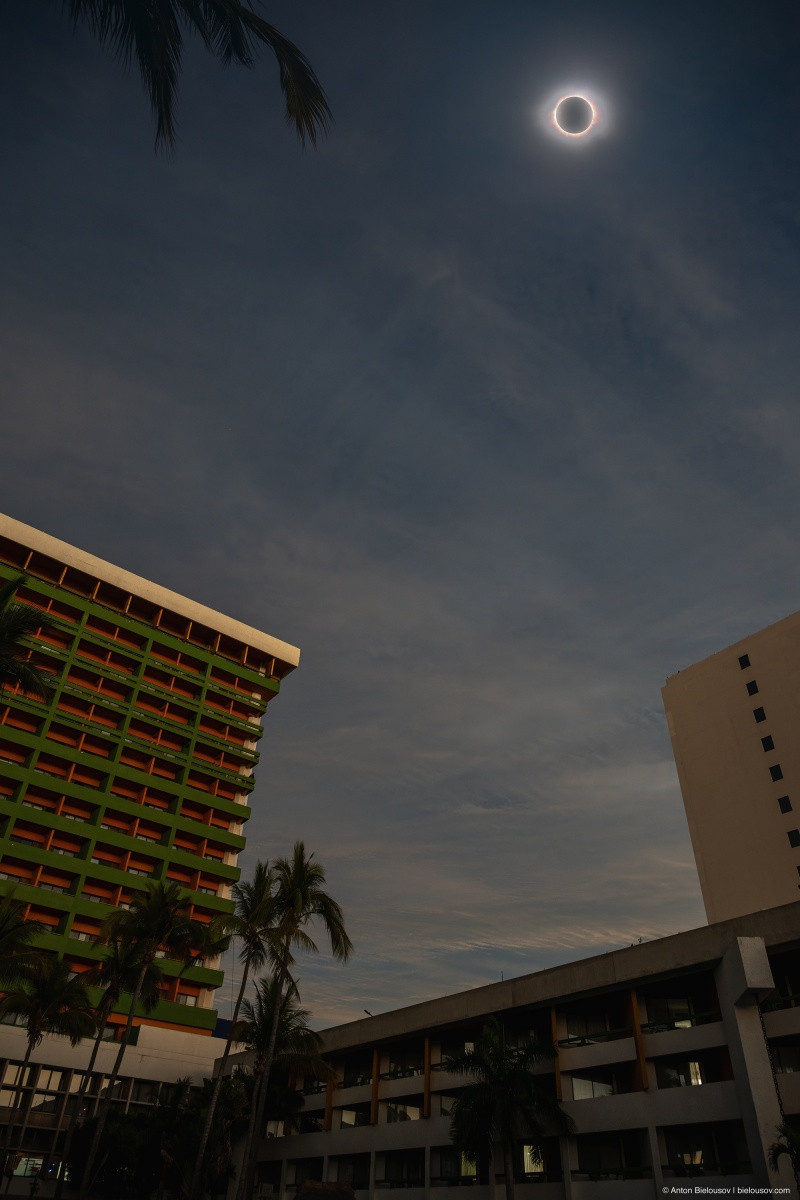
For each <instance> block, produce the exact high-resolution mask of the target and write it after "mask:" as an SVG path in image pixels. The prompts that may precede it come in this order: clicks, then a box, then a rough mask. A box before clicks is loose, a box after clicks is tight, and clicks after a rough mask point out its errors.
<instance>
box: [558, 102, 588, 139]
mask: <svg viewBox="0 0 800 1200" xmlns="http://www.w3.org/2000/svg"><path fill="white" fill-rule="evenodd" d="M552 119H553V124H554V126H555V127H556V129H557V130H558V132H559V133H563V135H564V136H565V137H583V136H584V135H585V134H587V133H588V132H589V130H590V129H591V128H592V126H593V125H594V124H595V122H596V120H597V110H596V109H595V107H594V105H593V104H592V103H591V101H590V100H587V99H586V97H585V96H577V95H573V96H562V98H561V99H560V100H559V101H558V103H557V104H556V106H555V107H554V109H553V112H552Z"/></svg>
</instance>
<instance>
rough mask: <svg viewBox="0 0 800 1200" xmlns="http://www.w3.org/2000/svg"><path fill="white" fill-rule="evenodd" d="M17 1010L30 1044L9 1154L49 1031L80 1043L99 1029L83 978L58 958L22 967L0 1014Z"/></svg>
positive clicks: (22, 1134)
mask: <svg viewBox="0 0 800 1200" xmlns="http://www.w3.org/2000/svg"><path fill="white" fill-rule="evenodd" d="M11 1013H14V1014H15V1015H16V1016H18V1017H22V1018H23V1019H24V1025H25V1032H26V1034H27V1039H28V1045H27V1048H26V1050H25V1057H24V1059H23V1060H22V1066H21V1068H20V1070H19V1072H18V1074H17V1078H18V1085H17V1094H16V1096H15V1099H14V1106H13V1108H12V1110H11V1115H10V1117H9V1122H8V1128H7V1130H6V1140H5V1151H6V1157H7V1156H8V1152H9V1151H10V1149H11V1142H12V1138H13V1132H14V1125H15V1123H16V1114H17V1110H18V1109H19V1107H20V1104H21V1102H22V1094H23V1086H24V1083H25V1080H26V1075H27V1072H28V1064H29V1062H30V1057H31V1054H32V1053H33V1051H34V1050H35V1049H36V1048H37V1046H38V1045H39V1044H40V1043H41V1041H42V1039H43V1038H44V1036H45V1035H46V1034H56V1035H57V1036H60V1037H68V1038H69V1040H70V1042H71V1043H72V1045H73V1046H77V1044H78V1042H79V1041H80V1039H81V1038H82V1037H89V1036H90V1035H91V1034H92V1033H94V1030H95V1018H94V1012H93V1010H92V1006H91V1004H90V1001H89V996H88V993H87V991H86V986H85V984H84V982H83V980H82V979H81V978H80V977H79V976H76V975H74V974H73V973H72V971H70V969H69V967H68V966H67V965H66V963H64V962H61V961H60V959H57V958H55V957H48V958H42V959H41V960H40V961H39V962H35V963H30V964H29V965H27V966H25V967H24V968H22V970H21V972H20V981H19V984H18V986H17V987H14V988H12V989H11V990H10V991H8V992H6V994H5V996H3V998H2V1000H0V1017H2V1016H5V1015H6V1014H11ZM26 1125H27V1111H26V1112H25V1113H24V1114H23V1118H22V1129H21V1131H20V1142H22V1140H23V1139H24V1137H25V1129H26Z"/></svg>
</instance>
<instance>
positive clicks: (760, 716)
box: [753, 708, 767, 725]
mask: <svg viewBox="0 0 800 1200" xmlns="http://www.w3.org/2000/svg"><path fill="white" fill-rule="evenodd" d="M753 716H754V717H755V719H756V724H757V725H760V724H761V722H762V721H766V719H767V714H766V713H765V712H764V710H763V708H754V709H753Z"/></svg>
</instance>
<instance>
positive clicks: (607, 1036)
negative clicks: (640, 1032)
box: [558, 1027, 633, 1048]
mask: <svg viewBox="0 0 800 1200" xmlns="http://www.w3.org/2000/svg"><path fill="white" fill-rule="evenodd" d="M632 1035H633V1030H632V1029H631V1028H630V1027H627V1028H625V1029H601V1030H600V1031H599V1032H598V1033H579V1034H576V1035H575V1036H573V1037H566V1038H561V1039H560V1040H559V1042H558V1044H559V1046H564V1047H565V1048H567V1047H570V1046H594V1045H595V1044H596V1043H597V1042H617V1041H619V1040H620V1039H621V1038H627V1037H631V1036H632Z"/></svg>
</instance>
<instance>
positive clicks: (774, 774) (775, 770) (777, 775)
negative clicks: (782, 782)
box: [769, 763, 783, 783]
mask: <svg viewBox="0 0 800 1200" xmlns="http://www.w3.org/2000/svg"><path fill="white" fill-rule="evenodd" d="M769 774H770V778H771V780H772V782H773V783H777V782H778V780H779V779H783V771H782V770H781V768H780V763H775V766H774V767H770V769H769Z"/></svg>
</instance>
